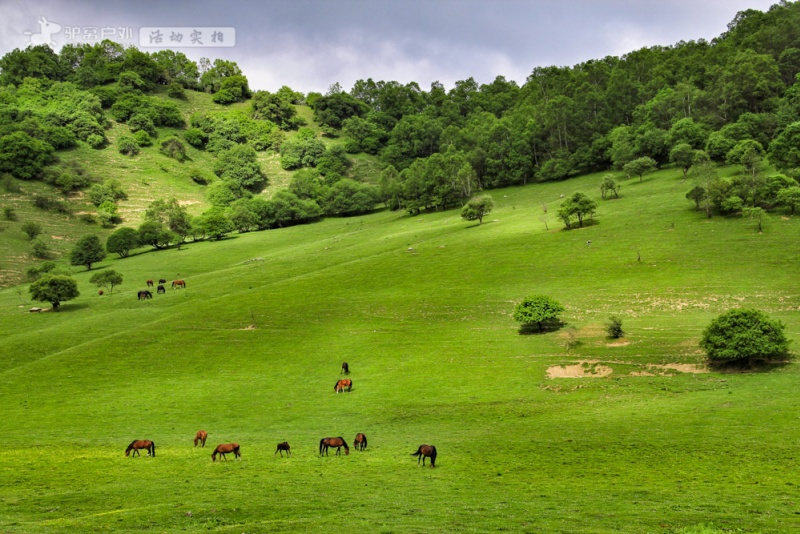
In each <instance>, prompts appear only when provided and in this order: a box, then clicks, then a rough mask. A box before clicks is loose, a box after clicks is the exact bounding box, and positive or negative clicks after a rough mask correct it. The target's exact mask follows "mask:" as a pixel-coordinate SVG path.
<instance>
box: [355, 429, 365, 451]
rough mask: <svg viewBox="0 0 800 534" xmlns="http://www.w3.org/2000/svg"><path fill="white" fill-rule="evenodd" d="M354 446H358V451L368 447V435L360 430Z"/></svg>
mask: <svg viewBox="0 0 800 534" xmlns="http://www.w3.org/2000/svg"><path fill="white" fill-rule="evenodd" d="M353 447H355V448H356V450H357V451H363V450H364V449H366V448H367V436H365V435H364V434H362V433H361V432H359V433H358V434H356V439H355V440H353Z"/></svg>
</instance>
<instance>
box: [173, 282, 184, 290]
mask: <svg viewBox="0 0 800 534" xmlns="http://www.w3.org/2000/svg"><path fill="white" fill-rule="evenodd" d="M176 288H177V289H186V282H184V281H183V280H173V281H172V289H176Z"/></svg>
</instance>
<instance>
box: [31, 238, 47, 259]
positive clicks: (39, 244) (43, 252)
mask: <svg viewBox="0 0 800 534" xmlns="http://www.w3.org/2000/svg"><path fill="white" fill-rule="evenodd" d="M31 245H32V246H31V252H32V253H33V255H34V257H36V258H39V259H43V260H46V259H47V258H49V257H50V247H48V246H47V243H45V242H44V241H42V240H41V239H35V240H34V241H33V242H32V244H31Z"/></svg>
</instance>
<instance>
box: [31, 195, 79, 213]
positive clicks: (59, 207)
mask: <svg viewBox="0 0 800 534" xmlns="http://www.w3.org/2000/svg"><path fill="white" fill-rule="evenodd" d="M33 205H34V206H36V207H37V208H39V209H41V210H44V211H54V212H56V213H64V214H69V213H70V209H69V204H67V203H66V202H64V201H63V200H59V199H57V198H55V197H53V196H51V195H43V194H37V195H34V196H33Z"/></svg>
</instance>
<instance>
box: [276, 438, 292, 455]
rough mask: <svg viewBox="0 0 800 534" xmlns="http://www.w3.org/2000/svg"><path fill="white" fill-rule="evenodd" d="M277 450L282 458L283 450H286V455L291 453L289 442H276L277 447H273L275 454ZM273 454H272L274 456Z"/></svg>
mask: <svg viewBox="0 0 800 534" xmlns="http://www.w3.org/2000/svg"><path fill="white" fill-rule="evenodd" d="M278 451H280V452H281V458H283V451H286V454H287V456H291V455H292V451H291V448H290V447H289V443H288V442H286V441H284V442H283V443H278V448H277V449H275V454H278ZM275 454H273V456H275Z"/></svg>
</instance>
